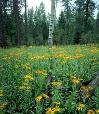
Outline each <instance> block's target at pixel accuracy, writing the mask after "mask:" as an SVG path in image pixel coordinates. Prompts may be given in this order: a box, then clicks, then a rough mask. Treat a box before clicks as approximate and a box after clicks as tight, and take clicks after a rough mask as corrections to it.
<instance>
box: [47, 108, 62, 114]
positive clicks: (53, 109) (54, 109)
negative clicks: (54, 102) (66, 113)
mask: <svg viewBox="0 0 99 114" xmlns="http://www.w3.org/2000/svg"><path fill="white" fill-rule="evenodd" d="M60 111H61V108H59V107H58V106H56V107H53V108H48V110H47V112H46V114H55V112H60Z"/></svg>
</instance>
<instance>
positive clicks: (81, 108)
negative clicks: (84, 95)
mask: <svg viewBox="0 0 99 114" xmlns="http://www.w3.org/2000/svg"><path fill="white" fill-rule="evenodd" d="M84 107H85V104H83V103H79V105H78V107H77V110H78V111H82V110H83V109H84Z"/></svg>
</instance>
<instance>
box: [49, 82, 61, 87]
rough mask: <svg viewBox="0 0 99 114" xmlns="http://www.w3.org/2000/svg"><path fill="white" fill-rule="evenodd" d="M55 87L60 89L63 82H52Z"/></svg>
mask: <svg viewBox="0 0 99 114" xmlns="http://www.w3.org/2000/svg"><path fill="white" fill-rule="evenodd" d="M51 84H52V85H53V86H56V87H60V86H61V85H62V82H58V81H57V82H52V83H51Z"/></svg>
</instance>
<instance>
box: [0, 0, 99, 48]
mask: <svg viewBox="0 0 99 114" xmlns="http://www.w3.org/2000/svg"><path fill="white" fill-rule="evenodd" d="M59 2H61V3H62V5H63V6H62V7H63V10H62V11H61V13H60V15H59V17H55V20H54V21H55V22H54V32H53V43H54V44H55V45H66V44H87V43H98V42H99V11H98V13H97V17H96V18H95V17H94V12H95V9H96V4H95V2H94V0H75V2H74V4H72V0H61V1H59ZM22 9H24V10H25V13H23V12H22V11H21V10H22ZM56 12H57V11H56ZM50 16H51V15H50V14H46V12H45V5H44V3H43V2H41V4H40V5H39V7H36V9H35V10H34V9H33V8H31V9H28V8H27V3H26V0H0V47H11V46H20V45H47V43H48V36H49V20H50Z"/></svg>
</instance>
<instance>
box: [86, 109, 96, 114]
mask: <svg viewBox="0 0 99 114" xmlns="http://www.w3.org/2000/svg"><path fill="white" fill-rule="evenodd" d="M87 114H95V111H94V110H93V109H90V110H88V112H87Z"/></svg>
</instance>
